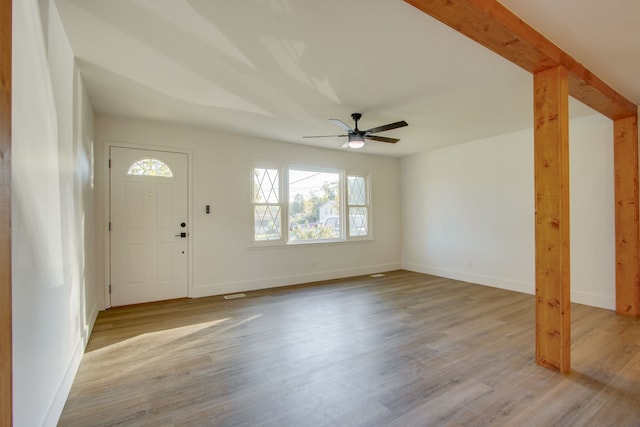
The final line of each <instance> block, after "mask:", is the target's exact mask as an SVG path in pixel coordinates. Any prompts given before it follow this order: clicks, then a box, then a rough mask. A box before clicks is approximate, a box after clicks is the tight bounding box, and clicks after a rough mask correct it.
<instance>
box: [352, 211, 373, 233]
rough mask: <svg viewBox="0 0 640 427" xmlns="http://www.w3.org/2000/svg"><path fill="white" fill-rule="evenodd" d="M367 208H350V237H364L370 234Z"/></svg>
mask: <svg viewBox="0 0 640 427" xmlns="http://www.w3.org/2000/svg"><path fill="white" fill-rule="evenodd" d="M367 212H368V210H367V208H366V207H364V206H363V207H350V208H349V237H363V236H367V235H368V234H369V222H368V219H367Z"/></svg>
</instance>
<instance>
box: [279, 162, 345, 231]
mask: <svg viewBox="0 0 640 427" xmlns="http://www.w3.org/2000/svg"><path fill="white" fill-rule="evenodd" d="M339 219H340V174H339V173H335V172H319V171H313V170H296V169H290V170H289V241H298V240H324V239H338V238H340V237H341V235H340V221H339Z"/></svg>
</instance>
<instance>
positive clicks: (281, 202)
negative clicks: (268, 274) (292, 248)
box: [250, 163, 287, 246]
mask: <svg viewBox="0 0 640 427" xmlns="http://www.w3.org/2000/svg"><path fill="white" fill-rule="evenodd" d="M256 169H271V170H276V171H277V172H278V203H257V202H256V201H255V192H254V191H255V189H254V179H255V170H256ZM250 172H251V178H250V183H251V188H250V192H251V194H250V197H251V199H250V200H251V230H252V232H251V240H252V243H253V245H255V246H273V245H282V244H284V243H285V241H286V240H285V239H286V238H287V233H286V231H285V215H287V203H285V201H284V196H285V195H286V193H285V192H284V186H285V185H286V180H285V178H284V177H283V175H284V174H283V168H282V167H281V166H276V165H273V164H269V163H254V164H253V165H252V167H251V171H250ZM256 206H278V207H279V208H280V238H279V239H271V240H256V233H255V211H256Z"/></svg>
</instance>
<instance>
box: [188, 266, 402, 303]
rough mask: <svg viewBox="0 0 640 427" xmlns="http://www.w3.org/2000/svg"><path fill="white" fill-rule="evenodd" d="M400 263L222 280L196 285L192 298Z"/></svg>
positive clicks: (374, 270) (366, 271)
mask: <svg viewBox="0 0 640 427" xmlns="http://www.w3.org/2000/svg"><path fill="white" fill-rule="evenodd" d="M399 268H400V263H391V264H380V265H369V266H364V267H357V268H349V269H343V270H332V271H320V272H313V273H306V274H298V275H292V276H277V277H265V278H260V279H254V280H239V281H234V282H222V283H215V284H210V285H202V286H198V287H194V288H193V289H192V290H191V293H190V295H189V296H190V297H191V298H199V297H207V296H212V295H222V294H229V293H237V292H246V291H255V290H258V289H268V288H275V287H280V286H288V285H297V284H301V283H309V282H317V281H321V280H332V279H342V278H345V277H353V276H361V275H365V274H373V273H379V272H381V271H392V270H398V269H399Z"/></svg>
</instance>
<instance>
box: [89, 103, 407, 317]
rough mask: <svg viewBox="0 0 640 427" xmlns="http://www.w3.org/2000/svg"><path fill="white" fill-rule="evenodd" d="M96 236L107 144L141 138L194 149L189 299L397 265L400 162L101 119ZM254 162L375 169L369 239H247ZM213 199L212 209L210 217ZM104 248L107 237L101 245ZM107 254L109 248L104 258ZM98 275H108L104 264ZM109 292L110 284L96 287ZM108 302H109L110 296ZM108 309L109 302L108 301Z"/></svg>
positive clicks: (101, 228)
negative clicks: (260, 243)
mask: <svg viewBox="0 0 640 427" xmlns="http://www.w3.org/2000/svg"><path fill="white" fill-rule="evenodd" d="M95 130H96V134H95V135H96V144H100V146H99V147H98V146H96V155H97V156H96V165H101V166H100V167H98V168H97V171H99V172H100V173H99V174H97V175H96V178H97V181H96V185H97V188H98V190H99V191H100V195H99V196H97V202H98V204H97V206H96V209H97V213H98V216H99V218H100V221H99V222H98V223H97V230H98V237H99V238H100V239H103V238H104V234H105V232H104V230H105V227H106V225H105V221H104V212H105V204H106V203H105V199H104V194H105V193H104V190H105V188H106V187H105V186H106V184H107V183H106V182H105V176H106V175H105V173H106V170H105V169H104V165H106V161H105V158H104V154H105V149H104V147H105V145H106V146H108V145H109V144H113V143H126V144H141V145H145V146H155V147H165V148H168V149H177V150H186V151H188V152H190V154H191V169H192V174H193V179H192V185H193V187H192V191H193V194H192V199H191V203H190V209H191V210H192V214H193V223H192V224H191V227H190V230H189V231H190V239H191V241H192V245H193V246H192V251H191V253H190V256H191V260H192V264H193V275H192V277H191V292H190V295H191V296H192V297H198V296H205V295H217V294H224V293H230V292H237V291H245V290H252V289H260V288H266V287H273V286H281V285H287V284H295V283H303V282H309V281H314V280H323V279H330V278H338V277H346V276H352V275H358V274H367V273H373V272H378V271H385V270H393V269H397V268H399V267H400V222H399V221H400V196H399V191H398V189H399V186H400V160H399V159H395V158H385V157H379V156H371V155H366V154H363V153H350V152H347V151H336V150H326V149H318V148H311V147H305V146H301V145H296V144H286V143H282V142H275V141H269V140H265V139H259V138H254V137H248V136H239V135H233V134H225V133H220V132H214V131H210V130H204V129H196V128H190V127H182V126H177V125H170V124H160V123H154V122H148V121H140V120H134V119H125V118H120V117H114V116H107V115H97V116H96V124H95ZM253 161H270V162H275V163H276V164H278V163H279V164H281V165H288V164H292V165H297V166H301V165H302V166H316V167H324V168H337V169H345V170H347V171H351V172H369V173H371V178H372V191H373V194H372V203H373V212H372V217H373V233H374V237H375V238H374V240H373V241H364V242H357V243H337V244H321V245H305V246H300V245H297V246H293V247H291V246H288V247H266V248H265V247H262V248H256V247H252V245H251V238H252V234H251V233H252V226H253V222H252V207H251V205H250V201H251V185H252V180H251V166H252V162H253ZM205 205H211V207H212V213H211V214H210V215H206V214H205V213H204V210H205ZM98 247H99V248H100V251H104V250H105V245H104V240H102V241H101V243H99V245H98ZM99 256H100V257H104V253H101V254H100V255H99ZM100 269H101V271H100V272H99V274H98V275H99V277H100V278H103V277H104V275H105V271H104V263H102V264H101V266H100ZM98 289H99V290H100V292H103V289H104V282H103V283H101V284H99V285H98ZM105 299H106V298H105ZM104 303H105V304H106V305H107V306H108V301H105V302H104Z"/></svg>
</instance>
